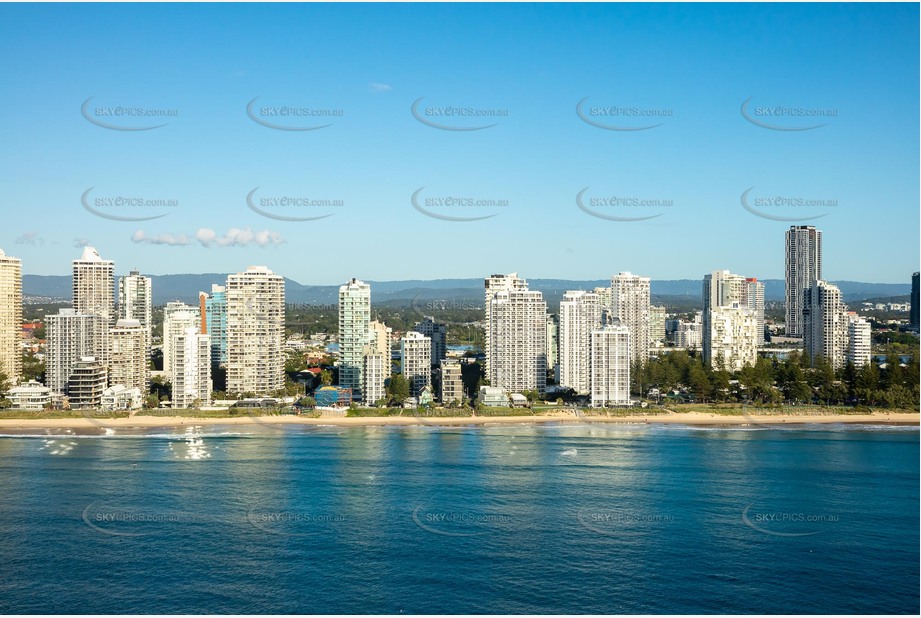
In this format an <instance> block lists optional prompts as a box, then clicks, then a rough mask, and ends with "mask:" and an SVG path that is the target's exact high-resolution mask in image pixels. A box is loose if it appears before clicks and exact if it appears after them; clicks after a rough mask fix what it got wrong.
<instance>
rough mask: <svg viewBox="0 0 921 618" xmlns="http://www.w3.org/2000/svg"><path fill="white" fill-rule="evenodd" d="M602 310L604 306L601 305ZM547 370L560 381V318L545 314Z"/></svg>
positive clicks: (557, 381)
mask: <svg viewBox="0 0 921 618" xmlns="http://www.w3.org/2000/svg"><path fill="white" fill-rule="evenodd" d="M602 311H604V307H602ZM547 371H548V373H553V381H554V382H556V383H557V384H559V383H560V318H559V316H556V315H553V314H550V313H548V314H547Z"/></svg>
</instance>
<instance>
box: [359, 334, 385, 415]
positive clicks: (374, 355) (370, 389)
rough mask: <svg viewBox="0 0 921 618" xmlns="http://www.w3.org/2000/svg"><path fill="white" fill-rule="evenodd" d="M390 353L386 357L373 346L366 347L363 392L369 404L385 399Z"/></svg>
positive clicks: (363, 365) (363, 361)
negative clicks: (385, 383)
mask: <svg viewBox="0 0 921 618" xmlns="http://www.w3.org/2000/svg"><path fill="white" fill-rule="evenodd" d="M389 367H390V351H389V350H388V351H387V355H386V356H384V355H383V354H381V353H380V351H379V350H377V349H376V348H375V347H374V346H373V345H366V346H365V350H364V356H363V358H362V371H361V392H362V394H363V395H364V401H365V403H367V404H373V403H377V402H378V401H379V400H381V399H382V398H383V397H384V382H385V380H386V379H387V378H388V377H389V373H387V369H388V368H389Z"/></svg>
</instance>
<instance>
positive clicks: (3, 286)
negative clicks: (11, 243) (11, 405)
mask: <svg viewBox="0 0 921 618" xmlns="http://www.w3.org/2000/svg"><path fill="white" fill-rule="evenodd" d="M21 343H22V261H21V260H20V259H19V258H14V257H11V256H8V255H7V254H6V253H4V252H3V250H2V249H0V371H2V372H3V374H4V375H6V378H7V382H8V383H9V386H10V388H12V387H14V386H16V385H17V384H19V381H20V380H21V379H22V348H21V347H20V344H21Z"/></svg>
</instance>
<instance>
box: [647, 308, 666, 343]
mask: <svg viewBox="0 0 921 618" xmlns="http://www.w3.org/2000/svg"><path fill="white" fill-rule="evenodd" d="M649 340H650V342H652V343H665V307H659V306H656V305H650V307H649Z"/></svg>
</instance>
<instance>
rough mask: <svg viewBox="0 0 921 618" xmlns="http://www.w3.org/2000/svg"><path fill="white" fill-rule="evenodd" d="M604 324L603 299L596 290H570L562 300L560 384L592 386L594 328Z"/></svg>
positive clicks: (581, 390) (584, 390) (580, 389)
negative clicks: (602, 321)
mask: <svg viewBox="0 0 921 618" xmlns="http://www.w3.org/2000/svg"><path fill="white" fill-rule="evenodd" d="M599 328H601V299H600V298H599V297H598V295H597V294H595V293H594V292H583V291H581V290H576V291H568V292H566V293H565V294H563V300H562V301H561V302H560V348H559V349H560V386H565V387H569V388H571V389H573V390H575V391H576V393H580V394H582V393H588V392H589V391H590V390H591V370H590V367H591V347H592V332H593V331H595V330H596V329H599Z"/></svg>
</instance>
